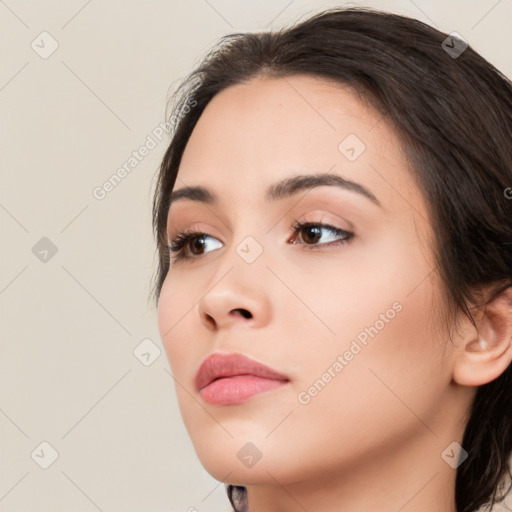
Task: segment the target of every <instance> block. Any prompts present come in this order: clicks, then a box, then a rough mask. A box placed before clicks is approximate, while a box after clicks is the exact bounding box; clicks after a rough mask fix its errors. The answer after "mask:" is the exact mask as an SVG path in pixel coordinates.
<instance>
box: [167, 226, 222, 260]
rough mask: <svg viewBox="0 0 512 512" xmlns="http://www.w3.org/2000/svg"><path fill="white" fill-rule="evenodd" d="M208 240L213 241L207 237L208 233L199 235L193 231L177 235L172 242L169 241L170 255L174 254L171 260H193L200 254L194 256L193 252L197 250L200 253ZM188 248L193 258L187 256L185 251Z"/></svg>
mask: <svg viewBox="0 0 512 512" xmlns="http://www.w3.org/2000/svg"><path fill="white" fill-rule="evenodd" d="M209 238H211V239H212V240H215V239H214V238H213V237H212V236H210V235H208V233H201V232H199V231H194V230H185V231H182V232H181V233H178V234H177V235H176V236H175V237H174V238H173V239H172V240H170V242H169V245H168V247H169V250H170V251H171V253H175V255H174V256H171V258H173V259H174V260H176V261H179V260H188V259H193V258H195V257H197V256H200V254H196V253H195V252H194V251H196V250H198V251H199V252H200V251H201V249H203V248H204V247H205V246H206V243H205V242H206V240H207V239H209ZM188 248H191V252H192V254H193V256H190V255H188V254H187V251H186V249H188Z"/></svg>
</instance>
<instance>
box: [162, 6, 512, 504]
mask: <svg viewBox="0 0 512 512" xmlns="http://www.w3.org/2000/svg"><path fill="white" fill-rule="evenodd" d="M176 98H177V100H178V101H177V103H176V105H175V110H174V112H173V119H174V120H177V122H176V124H175V126H174V128H175V129H174V132H173V134H172V141H171V144H170V146H169V148H168V150H167V152H166V153H165V155H164V158H163V162H162V164H161V168H160V171H159V175H158V183H157V189H156V192H155V199H154V204H153V220H154V229H155V234H156V237H157V242H158V252H159V269H158V275H157V278H156V284H155V298H156V301H157V304H158V323H159V329H160V334H161V337H162V341H163V344H164V347H165V349H166V352H167V356H168V359H169V363H170V366H171V369H172V372H173V375H174V377H175V380H176V384H177V386H176V391H177V396H178V401H179V405H180V410H181V413H182V416H183V419H184V422H185V425H186V427H187V430H188V432H189V434H190V436H191V439H192V442H193V444H194V447H195V450H196V452H197V454H198V457H199V459H200V460H201V462H202V464H203V465H204V467H205V468H206V470H207V471H208V472H209V473H210V474H211V475H212V476H213V477H214V478H216V479H218V480H219V481H222V482H225V483H226V487H227V491H228V496H229V499H230V502H231V505H232V506H233V507H234V509H235V510H236V511H242V510H244V511H246V510H250V511H251V512H263V511H264V512H272V511H280V512H283V511H295V510H307V511H313V510H314V511H315V512H324V511H339V510H349V511H351V512H363V511H368V510H377V509H378V510H380V511H383V512H385V511H397V510H403V511H405V510H408V511H415V512H423V511H425V512H426V511H429V512H431V511H433V510H435V511H437V512H448V511H450V512H452V511H457V512H472V511H475V510H477V509H478V508H479V507H480V506H482V505H484V504H486V503H487V502H491V503H492V504H493V503H495V502H497V501H498V500H499V499H500V497H501V496H500V494H503V493H504V492H506V491H507V489H506V488H505V487H504V485H503V484H504V483H505V482H506V481H505V477H507V476H508V475H509V469H508V464H507V459H508V457H509V455H510V452H511V449H512V429H511V427H512V418H511V412H512V400H511V398H512V387H511V367H510V362H511V359H512V287H511V285H512V199H511V198H512V188H510V187H512V144H511V143H510V136H511V134H512V86H511V83H510V82H509V81H508V80H507V79H506V78H505V77H504V76H503V75H501V74H500V72H499V71H497V70H496V69H495V68H494V67H493V66H492V65H491V64H490V63H488V62H487V61H485V60H484V59H483V58H482V57H481V56H479V55H478V54H477V53H476V52H475V51H474V50H472V49H471V48H470V47H468V46H467V44H466V43H465V42H464V41H463V40H462V39H460V38H457V37H454V36H451V35H448V34H444V33H441V32H439V31H437V30H435V29H433V28H431V27H429V26H427V25H425V24H423V23H421V22H419V21H416V20H413V19H409V18H406V17H401V16H398V15H394V14H387V13H382V12H377V11H372V10H369V9H359V8H357V9H356V8H353V9H331V10H328V11H324V12H323V13H320V14H317V15H315V16H313V17H311V18H310V19H306V20H305V21H303V22H301V23H299V24H297V25H295V26H293V27H290V28H287V29H283V30H281V31H277V32H265V33H259V34H233V35H230V36H226V37H225V38H224V39H223V40H222V41H221V42H220V43H219V45H218V46H217V47H216V48H215V49H214V50H213V51H212V52H211V53H210V54H209V55H208V56H207V58H205V60H204V61H203V62H202V63H201V65H200V66H199V67H198V69H196V70H195V71H194V72H193V73H192V74H191V75H190V76H189V77H188V79H187V80H186V81H185V82H184V84H183V86H182V88H181V89H180V93H179V94H177V96H176Z"/></svg>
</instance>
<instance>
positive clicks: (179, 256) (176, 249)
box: [167, 221, 354, 261]
mask: <svg viewBox="0 0 512 512" xmlns="http://www.w3.org/2000/svg"><path fill="white" fill-rule="evenodd" d="M310 227H320V228H323V229H325V230H328V231H330V232H331V233H333V234H334V235H336V236H344V238H343V239H341V240H337V241H334V242H329V243H324V244H317V245H310V244H305V243H301V244H300V245H304V246H305V247H307V248H308V249H312V250H315V249H317V248H318V247H319V246H320V247H323V246H329V247H333V246H336V247H338V246H343V245H345V244H348V243H349V241H350V240H351V239H352V238H353V237H354V233H352V232H350V231H346V230H344V229H341V228H336V227H334V226H331V225H329V224H322V223H321V222H298V221H297V222H294V224H293V225H292V227H291V228H290V232H291V233H292V234H294V235H296V234H298V233H300V231H302V230H303V229H306V228H310ZM205 236H206V237H211V235H209V234H208V233H202V232H199V231H194V230H191V229H186V230H184V231H182V232H181V233H178V234H177V235H176V236H175V237H174V238H173V239H172V240H170V243H169V244H168V245H167V248H168V249H169V250H170V252H171V253H175V255H174V256H173V255H171V258H172V259H173V260H175V261H182V260H191V259H197V258H199V257H200V256H201V255H199V256H198V255H195V256H187V255H185V249H186V246H187V244H188V243H189V242H191V241H193V240H195V239H197V238H204V237H205ZM211 238H214V237H211ZM292 243H294V244H295V243H296V242H292Z"/></svg>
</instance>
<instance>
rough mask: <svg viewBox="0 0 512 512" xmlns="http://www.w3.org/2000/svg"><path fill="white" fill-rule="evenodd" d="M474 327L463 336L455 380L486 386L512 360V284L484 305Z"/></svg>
mask: <svg viewBox="0 0 512 512" xmlns="http://www.w3.org/2000/svg"><path fill="white" fill-rule="evenodd" d="M479 312H480V314H479V316H478V319H476V318H475V322H476V325H477V332H475V330H474V328H473V331H472V333H471V334H468V336H467V337H466V339H461V340H459V348H458V349H457V354H456V358H455V362H454V368H453V380H454V381H455V382H456V383H457V384H460V385H461V386H482V385H483V384H487V383H489V382H491V381H493V380H495V379H497V378H498V377H499V376H500V375H501V374H502V373H503V372H504V371H505V370H506V369H507V368H508V366H509V365H510V363H511V361H512V288H511V287H509V288H507V289H506V290H504V291H503V292H501V293H500V294H499V295H498V296H497V297H495V298H494V299H493V300H492V301H491V302H489V303H488V304H486V305H485V306H483V307H482V309H481V310H480V311H479Z"/></svg>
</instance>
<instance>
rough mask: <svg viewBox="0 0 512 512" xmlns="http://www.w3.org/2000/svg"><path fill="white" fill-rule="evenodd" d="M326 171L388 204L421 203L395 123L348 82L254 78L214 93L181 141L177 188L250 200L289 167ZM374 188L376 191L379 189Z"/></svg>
mask: <svg viewBox="0 0 512 512" xmlns="http://www.w3.org/2000/svg"><path fill="white" fill-rule="evenodd" d="M317 172H330V173H332V174H336V175H339V176H342V177H345V178H347V179H350V180H352V181H357V182H359V183H361V184H363V185H364V186H365V187H366V188H368V189H370V190H372V191H374V193H375V195H376V196H377V197H379V200H380V201H381V203H382V204H384V205H385V206H386V207H390V209H393V208H394V207H396V206H398V207H399V208H401V209H411V207H412V204H415V203H421V201H422V198H421V197H419V195H420V192H419V190H417V189H416V187H415V186H414V184H413V182H412V178H411V175H410V172H409V170H408V163H407V162H406V160H405V158H404V156H403V154H402V150H401V144H400V141H399V139H398V137H397V136H396V134H395V132H394V130H393V128H392V127H391V126H390V125H389V124H388V123H387V122H386V121H385V120H384V119H383V118H382V116H381V115H380V114H379V113H378V112H376V111H375V110H374V109H372V108H371V107H369V106H368V105H367V104H366V103H363V102H362V101H361V100H360V98H359V97H358V96H357V95H356V94H355V93H354V92H353V91H352V90H351V89H349V88H347V87H344V86H343V85H339V84H335V83H333V82H331V81H327V80H324V79H322V78H318V77H313V76H307V75H294V76H290V77H284V78H256V79H253V80H251V81H249V82H246V83H243V84H237V85H234V86H230V87H228V88H226V89H224V90H223V91H221V92H220V93H219V94H217V95H216V96H215V97H214V98H213V99H212V100H211V101H210V103H209V104H208V105H207V107H206V108H205V110H204V112H203V113H202V115H201V117H200V118H199V120H198V122H197V124H196V126H195V128H194V130H193V132H192V135H191V137H190V139H189V141H188V144H187V146H186V148H185V151H184V154H183V158H182V161H181V165H180V169H179V172H178V179H177V181H176V186H175V188H181V186H190V185H204V186H208V187H209V188H212V189H214V190H215V191H216V192H217V195H219V196H220V197H221V198H223V197H224V198H226V201H228V200H230V201H231V202H233V201H235V202H236V201H237V200H238V201H240V202H241V203H244V202H251V201H252V200H253V199H255V196H257V195H261V196H262V197H261V199H262V200H263V199H264V197H263V196H264V193H265V191H266V190H267V188H268V186H269V185H270V184H272V183H275V182H277V181H279V180H280V179H284V178H286V177H288V176H293V175H295V174H307V173H317ZM377 192H378V193H377Z"/></svg>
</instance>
